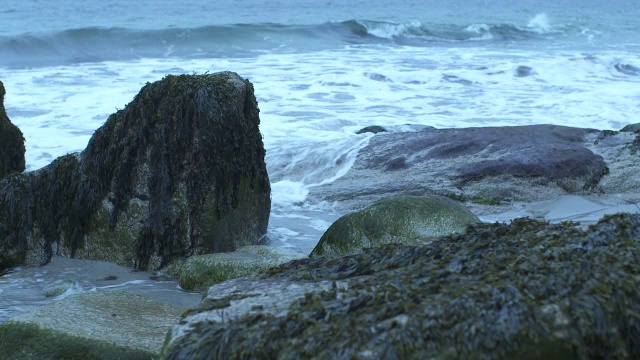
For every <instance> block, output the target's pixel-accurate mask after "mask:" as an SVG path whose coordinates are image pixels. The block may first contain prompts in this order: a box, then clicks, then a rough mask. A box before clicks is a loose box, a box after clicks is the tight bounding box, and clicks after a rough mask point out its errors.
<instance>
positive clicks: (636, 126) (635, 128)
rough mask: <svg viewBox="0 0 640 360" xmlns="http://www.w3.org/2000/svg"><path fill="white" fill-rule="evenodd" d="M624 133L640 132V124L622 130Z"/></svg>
mask: <svg viewBox="0 0 640 360" xmlns="http://www.w3.org/2000/svg"><path fill="white" fill-rule="evenodd" d="M620 131H623V132H639V131H640V123H637V124H629V125H626V126H625V127H623V128H622V129H620Z"/></svg>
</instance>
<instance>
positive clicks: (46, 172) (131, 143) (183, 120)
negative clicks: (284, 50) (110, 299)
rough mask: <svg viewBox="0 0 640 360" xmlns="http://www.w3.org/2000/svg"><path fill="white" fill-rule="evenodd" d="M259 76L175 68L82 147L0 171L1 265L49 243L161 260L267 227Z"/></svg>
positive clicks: (55, 250)
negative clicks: (20, 169)
mask: <svg viewBox="0 0 640 360" xmlns="http://www.w3.org/2000/svg"><path fill="white" fill-rule="evenodd" d="M258 112H259V110H258V107H257V102H256V99H255V96H254V93H253V85H252V84H251V83H250V82H249V81H247V80H245V79H243V78H241V77H240V76H238V75H237V74H235V73H231V72H222V73H216V74H207V75H181V76H167V77H166V78H164V79H163V80H161V81H158V82H155V83H152V84H147V85H146V86H145V87H143V88H142V90H141V91H140V93H139V94H138V95H137V96H136V97H135V98H134V100H133V101H132V102H131V103H130V104H128V105H127V106H126V107H125V108H124V109H123V110H120V111H118V112H117V113H115V114H113V115H111V116H110V117H109V119H108V120H107V122H106V123H105V124H104V125H103V126H102V127H101V128H99V129H98V130H97V131H96V132H95V134H94V135H93V137H92V138H91V140H90V141H89V144H88V146H87V148H86V149H85V150H84V151H83V152H82V153H76V154H69V155H65V156H62V157H60V158H58V159H56V160H55V161H54V162H52V163H51V164H50V165H48V166H46V167H44V168H42V169H40V170H38V171H35V172H31V173H26V174H20V175H13V176H10V177H7V178H5V179H4V180H2V181H1V182H0V271H2V270H3V269H5V268H8V267H12V266H17V265H23V264H27V265H37V264H43V263H46V262H48V261H49V259H50V258H51V256H52V255H60V256H70V257H75V258H83V259H93V260H106V261H111V262H115V263H117V264H119V265H122V266H132V267H136V268H139V269H149V270H155V269H158V268H160V267H162V266H165V265H167V264H168V263H169V262H170V261H171V260H172V259H175V258H184V257H187V256H190V255H193V254H203V253H211V252H221V251H233V250H235V249H237V248H238V247H240V246H244V245H253V244H256V243H258V241H259V239H260V238H261V237H262V236H263V235H264V234H265V232H266V229H267V224H268V221H269V212H270V206H271V199H270V192H271V190H270V185H269V178H268V175H267V170H266V165H265V163H264V156H265V150H264V146H263V143H262V136H261V134H260V131H259V128H258V126H259V122H260V119H259V116H258Z"/></svg>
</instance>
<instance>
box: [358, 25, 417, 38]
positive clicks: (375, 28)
mask: <svg viewBox="0 0 640 360" xmlns="http://www.w3.org/2000/svg"><path fill="white" fill-rule="evenodd" d="M361 24H362V25H363V26H364V27H365V28H366V29H367V32H368V33H369V34H371V35H373V36H377V37H379V38H383V39H393V38H394V37H397V36H408V37H411V36H415V35H416V34H423V33H424V32H423V30H422V23H420V22H419V21H411V22H408V23H403V24H395V23H387V22H371V21H363V22H361Z"/></svg>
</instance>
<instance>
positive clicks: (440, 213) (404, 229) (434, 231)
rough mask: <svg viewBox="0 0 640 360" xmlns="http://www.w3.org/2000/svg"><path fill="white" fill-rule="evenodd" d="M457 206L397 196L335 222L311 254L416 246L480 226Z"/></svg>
mask: <svg viewBox="0 0 640 360" xmlns="http://www.w3.org/2000/svg"><path fill="white" fill-rule="evenodd" d="M479 221H480V220H478V217H476V216H475V215H474V214H473V213H472V212H471V211H469V210H468V209H467V208H465V207H464V206H463V205H461V204H460V203H458V202H456V201H454V200H451V199H449V198H446V197H443V196H436V195H433V196H399V197H395V198H389V199H384V200H380V201H378V202H376V203H374V204H373V205H371V206H369V207H368V208H366V209H364V210H361V211H358V212H355V213H351V214H348V215H345V216H343V217H341V218H340V219H338V220H336V222H334V223H333V224H332V225H331V226H330V227H329V229H327V231H326V232H325V233H324V235H322V238H321V239H320V242H319V243H318V245H317V246H316V247H315V249H313V251H312V252H311V257H315V256H332V257H335V256H343V255H348V254H355V253H358V252H360V251H362V249H363V248H367V247H372V246H379V245H382V244H387V243H416V242H422V241H425V239H426V238H430V237H436V236H444V235H450V234H453V233H461V232H463V231H464V229H465V228H466V227H467V225H470V224H474V223H477V222H479Z"/></svg>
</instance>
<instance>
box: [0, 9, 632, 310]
mask: <svg viewBox="0 0 640 360" xmlns="http://www.w3.org/2000/svg"><path fill="white" fill-rule="evenodd" d="M638 18H640V8H638V6H637V2H635V1H631V0H610V1H607V2H602V1H597V0H589V1H577V0H573V1H568V0H556V1H552V0H523V1H518V2H515V1H509V0H484V1H483V0H452V1H448V2H443V1H432V0H427V1H413V0H399V1H395V2H388V1H382V0H369V1H347V0H329V1H317V0H314V1H312V0H296V1H291V0H263V1H258V0H244V1H237V0H219V1H215V2H213V1H209V0H192V1H189V2H176V1H172V0H139V1H125V0H100V1H98V0H85V1H74V0H60V1H57V2H56V3H55V4H53V3H49V2H43V1H39V0H22V1H19V2H18V1H15V2H12V3H11V4H8V5H4V6H3V7H2V9H1V10H0V81H2V82H3V83H4V85H5V88H6V90H7V95H6V97H5V106H6V110H7V113H8V115H9V117H10V118H11V120H12V121H13V122H14V123H15V124H16V125H18V126H19V127H20V128H21V130H22V131H23V133H24V135H25V138H26V147H27V154H26V156H27V169H28V170H35V169H38V168H40V167H42V166H45V165H47V164H48V163H50V162H51V161H52V160H53V159H55V158H56V157H58V156H60V155H63V154H66V153H69V152H75V151H80V150H82V149H84V147H85V146H86V144H87V142H88V140H89V138H90V137H91V135H92V134H93V132H94V131H95V130H96V129H97V128H98V127H100V126H101V125H102V124H103V123H104V121H105V120H106V119H107V117H108V116H109V115H110V114H111V113H113V112H115V111H116V110H117V109H121V108H123V107H124V106H125V105H126V104H127V103H128V102H129V101H131V100H132V99H133V97H134V96H135V94H136V93H137V92H138V91H139V90H140V88H141V87H142V86H143V85H144V84H145V83H147V82H153V81H156V80H160V79H162V78H163V77H164V76H165V75H167V74H184V73H186V74H193V73H196V74H197V73H204V72H210V73H212V72H217V71H223V70H231V71H235V72H237V73H238V74H240V75H241V76H243V77H245V78H248V79H249V80H251V81H252V82H253V83H254V85H255V90H256V96H257V98H258V102H259V107H260V110H261V112H260V117H261V126H260V130H261V132H262V134H263V135H264V143H265V147H266V149H267V157H266V162H267V168H268V171H269V176H270V179H271V182H272V202H273V206H272V217H271V221H270V227H269V238H270V239H271V240H272V245H273V246H283V247H291V248H294V249H297V250H299V251H301V252H304V253H308V252H310V251H311V249H313V247H314V246H315V244H316V242H317V241H318V239H319V238H320V235H321V234H322V232H323V231H324V230H325V229H326V228H327V227H328V226H329V225H330V224H331V222H332V221H333V220H335V219H336V218H337V217H339V216H340V215H341V214H340V213H338V212H337V211H336V210H335V209H334V207H333V204H328V203H319V204H318V203H310V202H308V201H307V200H306V195H307V193H308V191H309V189H310V188H311V187H313V186H317V185H319V184H324V183H328V182H331V181H333V180H334V179H336V178H338V177H340V176H341V175H342V174H344V173H345V172H346V171H348V169H349V167H350V166H351V165H352V164H353V162H354V160H355V155H356V153H357V151H358V150H359V149H360V148H362V147H363V146H365V145H366V144H367V143H368V141H369V139H370V137H371V136H372V135H371V134H363V135H356V131H357V130H359V129H361V128H362V127H365V126H368V125H382V126H384V127H386V128H387V129H388V130H390V131H411V130H412V129H416V128H419V127H420V126H435V127H467V126H502V125H525V124H542V123H551V124H558V125H568V126H579V127H590V128H598V129H614V130H617V129H619V128H621V127H622V126H624V125H626V124H628V123H635V122H639V121H640V117H639V116H638V114H639V113H640V111H639V110H640V37H639V36H638V34H639V33H640V21H638V20H637V19H638ZM78 266H79V267H82V266H84V265H78ZM45 279H47V278H46V276H45ZM56 279H58V278H56V277H55V276H51V277H50V278H49V279H48V280H46V281H55V280H56ZM12 284H14V283H12ZM3 286H6V285H3V283H0V309H2V308H3V306H4V307H7V306H8V305H7V304H8V300H7V299H8V297H7V293H8V292H7V291H5V294H4V295H3V294H2V291H3V290H2V289H3ZM25 286H28V285H25ZM5 290H6V288H5ZM16 294H18V295H16V296H17V300H16V298H13V300H12V301H13V302H12V304H13V305H12V306H13V307H12V309H14V310H12V311H14V312H15V311H20V310H15V308H20V306H18V305H15V304H16V302H17V303H20V301H21V299H22V298H21V297H20V296H21V295H19V293H16ZM23 300H24V302H25V303H26V302H30V301H32V300H27V299H26V298H25V299H23ZM43 301H44V300H43ZM47 301H48V300H47ZM45 302H46V301H45ZM25 308H26V307H25ZM10 313H11V311H9V312H8V313H7V314H9V315H10ZM9 315H6V316H9ZM2 316H3V315H2V311H0V321H2Z"/></svg>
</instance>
